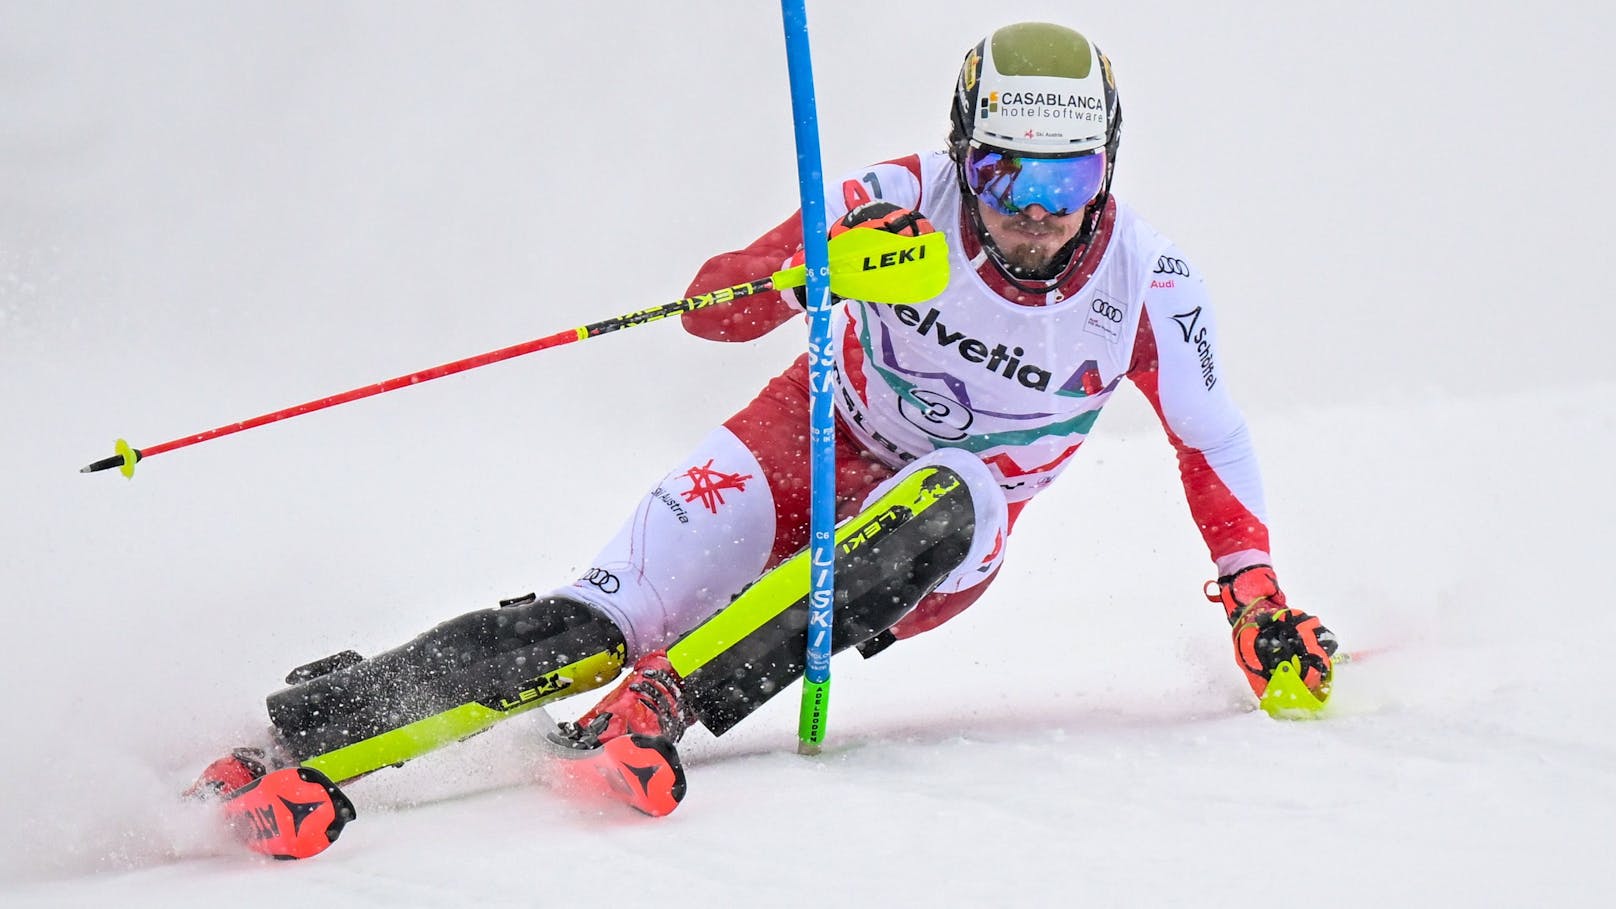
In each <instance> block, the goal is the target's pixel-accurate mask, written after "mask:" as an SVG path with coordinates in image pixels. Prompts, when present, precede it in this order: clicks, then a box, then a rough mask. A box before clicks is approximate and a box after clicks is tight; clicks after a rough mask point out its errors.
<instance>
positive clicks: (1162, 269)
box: [1151, 256, 1190, 278]
mask: <svg viewBox="0 0 1616 909" xmlns="http://www.w3.org/2000/svg"><path fill="white" fill-rule="evenodd" d="M1151 274H1155V275H1178V276H1179V277H1181V278H1188V277H1189V276H1190V267H1189V265H1188V264H1186V263H1185V262H1184V260H1183V259H1175V258H1173V257H1171V256H1158V257H1157V258H1156V269H1155V271H1153V272H1151Z"/></svg>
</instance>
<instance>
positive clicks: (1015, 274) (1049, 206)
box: [948, 22, 1122, 292]
mask: <svg viewBox="0 0 1616 909" xmlns="http://www.w3.org/2000/svg"><path fill="white" fill-rule="evenodd" d="M950 118H951V120H952V126H953V128H952V130H951V132H950V134H949V143H948V144H949V153H950V155H952V157H953V159H954V164H955V171H956V174H957V175H958V178H959V184H960V191H961V194H962V196H963V198H964V199H965V201H966V206H965V207H966V210H967V211H968V212H969V213H970V217H971V219H972V222H973V225H974V227H975V228H976V232H977V235H978V236H979V237H980V238H981V239H982V243H983V246H984V247H985V248H986V249H987V250H988V252H989V258H990V260H991V261H993V263H994V265H995V266H996V267H997V268H998V269H999V271H1001V272H1002V273H1004V275H1005V277H1007V278H1009V279H1010V280H1011V281H1012V282H1013V283H1014V284H1016V286H1018V287H1021V288H1022V289H1023V290H1029V291H1040V292H1046V291H1048V290H1051V289H1053V288H1054V287H1055V286H1057V285H1059V283H1060V281H1061V280H1063V279H1064V278H1065V277H1066V275H1068V274H1070V272H1071V269H1072V268H1073V267H1075V265H1076V264H1077V263H1078V262H1079V261H1080V260H1081V259H1082V256H1081V254H1080V252H1081V251H1082V250H1083V249H1084V248H1085V247H1086V246H1087V245H1088V242H1089V240H1090V239H1091V238H1092V237H1093V235H1094V230H1095V228H1096V227H1097V226H1098V224H1099V220H1100V216H1101V214H1102V213H1103V212H1104V209H1105V205H1106V202H1107V200H1108V199H1109V198H1110V194H1111V174H1112V170H1113V168H1114V167H1115V165H1116V151H1117V145H1118V143H1119V140H1120V139H1121V136H1122V106H1121V104H1120V102H1119V101H1118V99H1117V88H1116V80H1115V78H1114V77H1113V76H1112V74H1111V62H1110V61H1109V60H1107V59H1106V57H1105V55H1104V54H1103V53H1101V52H1100V49H1099V48H1098V47H1095V46H1094V43H1093V42H1091V41H1089V39H1088V38H1085V37H1084V36H1083V35H1081V34H1079V33H1078V32H1075V31H1073V30H1071V29H1069V28H1065V27H1063V26H1059V25H1052V24H1049V23H1046V22H1022V23H1018V24H1016V25H1007V26H1005V27H1004V28H1001V29H999V30H998V31H995V32H994V33H993V34H991V35H989V36H988V37H986V38H984V39H983V40H982V41H981V42H980V43H979V44H977V45H976V47H974V48H972V49H971V50H970V51H969V52H968V53H966V55H965V62H964V64H963V65H962V66H961V67H960V73H959V80H958V82H957V83H956V85H955V89H954V103H953V106H952V109H951V111H950ZM981 204H988V205H990V206H992V207H993V208H994V209H995V210H997V211H1000V212H1003V213H1007V214H1008V213H1014V212H1016V211H1019V210H1021V209H1022V208H1026V207H1027V206H1030V205H1033V204H1039V205H1042V206H1043V207H1044V208H1045V209H1046V210H1047V211H1049V212H1051V213H1054V214H1069V213H1071V212H1072V211H1075V210H1077V209H1078V208H1079V207H1081V208H1084V209H1086V211H1087V217H1086V218H1085V219H1084V224H1083V227H1082V229H1081V230H1080V231H1079V232H1078V234H1077V236H1076V237H1074V238H1073V240H1072V242H1071V243H1070V244H1068V246H1069V249H1068V250H1065V251H1064V252H1065V253H1066V255H1064V256H1056V257H1055V262H1054V264H1053V265H1052V267H1051V269H1050V273H1049V274H1037V275H1030V274H1026V273H1025V272H1022V271H1020V270H1017V269H1012V268H1011V267H1010V266H1009V265H1007V264H1006V263H1005V262H1004V260H1003V258H1002V256H1001V255H1000V254H999V251H998V248H997V246H996V245H995V244H994V243H993V242H992V238H991V237H989V236H988V234H987V232H986V231H985V230H984V229H983V228H982V222H981V220H980V216H979V214H978V213H977V206H978V205H981Z"/></svg>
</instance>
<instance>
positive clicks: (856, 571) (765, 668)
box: [668, 467, 976, 735]
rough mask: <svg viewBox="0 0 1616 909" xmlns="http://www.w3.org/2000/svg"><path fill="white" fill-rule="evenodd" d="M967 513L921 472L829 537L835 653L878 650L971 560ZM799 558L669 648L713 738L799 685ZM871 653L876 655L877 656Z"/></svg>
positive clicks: (970, 513)
mask: <svg viewBox="0 0 1616 909" xmlns="http://www.w3.org/2000/svg"><path fill="white" fill-rule="evenodd" d="M975 524H976V520H975V510H974V507H973V505H972V502H971V495H970V490H969V488H968V487H967V486H966V485H965V483H964V482H963V481H961V479H960V478H959V476H958V475H957V474H955V473H954V472H953V471H951V470H949V469H947V468H944V467H930V468H927V469H925V470H923V471H921V472H919V473H917V474H916V475H914V476H912V477H910V478H909V479H908V480H907V481H906V482H905V483H903V484H901V485H899V486H898V487H897V488H895V489H893V490H892V491H890V492H888V493H887V494H886V495H884V496H882V497H881V498H880V499H879V500H877V501H876V502H874V503H872V504H871V505H870V506H869V507H868V508H866V509H865V510H864V511H863V512H861V513H860V514H859V515H858V516H857V517H855V518H853V519H852V520H849V521H847V522H846V523H844V524H843V525H842V526H841V527H840V528H839V529H838V530H837V532H836V541H837V552H836V574H835V586H836V608H835V613H834V616H835V617H834V620H833V622H832V626H833V627H832V629H831V631H832V633H831V641H832V643H833V644H834V648H835V650H836V651H841V650H844V649H846V648H848V647H853V646H856V645H859V644H862V643H864V642H866V641H876V642H878V644H879V646H885V644H884V643H880V642H879V640H878V639H879V638H880V636H881V635H882V633H883V632H885V631H886V630H887V629H889V628H891V627H892V626H893V625H894V624H896V623H897V622H898V620H899V619H901V618H903V617H904V616H905V615H906V614H908V612H909V611H910V610H911V609H913V608H914V607H915V605H916V604H917V603H919V602H920V600H921V598H923V597H924V596H925V595H926V594H928V593H930V592H931V590H932V589H933V588H935V587H936V586H937V585H938V584H939V583H941V582H942V580H943V579H944V578H946V577H947V576H948V574H949V573H950V572H951V571H953V570H954V569H955V568H957V567H958V566H959V565H960V564H961V563H962V562H963V561H964V559H965V557H966V555H967V553H969V552H970V548H971V540H972V535H973V533H974V532H975ZM807 559H808V553H807V552H803V553H799V554H798V555H797V556H795V557H793V558H792V559H790V560H788V561H786V562H784V563H782V564H781V565H780V566H778V567H777V568H775V569H774V570H773V571H771V572H770V573H769V574H767V575H764V577H763V578H761V579H759V581H758V582H757V583H756V584H754V585H753V586H752V587H750V588H748V589H747V590H746V591H745V592H743V593H742V594H741V595H740V596H739V597H738V598H736V600H735V601H734V602H733V603H731V604H730V605H729V606H727V607H725V608H724V609H723V610H721V611H720V612H719V613H718V614H717V615H715V616H713V617H712V618H711V619H709V620H708V621H707V622H705V623H703V624H702V625H700V626H698V627H697V628H695V629H694V630H692V631H691V632H690V633H689V634H687V635H686V636H685V637H683V638H681V639H680V640H679V642H678V643H676V644H675V645H674V646H672V647H670V648H669V649H668V656H669V657H670V659H671V660H672V663H673V667H674V669H675V670H677V671H678V672H679V673H680V674H681V675H682V676H683V677H684V679H685V685H684V692H685V699H686V703H687V704H688V705H689V706H690V707H691V709H692V710H693V712H694V713H695V715H696V717H697V719H699V720H700V721H701V723H702V725H703V726H706V727H707V729H708V730H709V731H711V732H712V733H713V734H714V735H721V734H723V733H724V732H726V731H728V730H729V729H730V727H732V726H734V725H735V724H736V723H738V722H740V721H741V720H742V719H744V718H745V717H746V716H747V715H748V714H750V713H752V712H753V711H754V710H756V709H758V708H759V707H761V706H762V705H763V704H764V702H766V701H767V700H769V699H770V698H772V697H774V695H776V694H778V693H779V692H780V690H781V689H783V688H785V687H786V686H788V685H790V684H791V683H792V682H794V681H796V680H797V679H799V678H801V677H802V674H803V670H804V668H805V663H806V651H807V645H808V581H809V577H808V565H807ZM879 646H878V647H877V648H876V649H879Z"/></svg>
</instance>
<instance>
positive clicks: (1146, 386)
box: [1128, 312, 1269, 562]
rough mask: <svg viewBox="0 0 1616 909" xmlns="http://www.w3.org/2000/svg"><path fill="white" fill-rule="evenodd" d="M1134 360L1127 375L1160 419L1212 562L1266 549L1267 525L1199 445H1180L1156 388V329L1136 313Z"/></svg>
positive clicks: (1158, 361) (1185, 494) (1157, 361)
mask: <svg viewBox="0 0 1616 909" xmlns="http://www.w3.org/2000/svg"><path fill="white" fill-rule="evenodd" d="M1133 351H1134V353H1133V362H1132V364H1130V365H1129V367H1128V378H1129V379H1131V380H1132V381H1133V383H1134V385H1136V386H1137V387H1138V388H1139V390H1140V391H1141V392H1143V393H1144V395H1145V399H1146V400H1148V401H1149V402H1150V406H1151V407H1152V408H1153V409H1155V411H1156V416H1157V417H1158V418H1159V419H1160V420H1161V423H1162V429H1163V430H1165V431H1166V432H1167V438H1168V441H1170V442H1172V444H1173V450H1174V451H1175V452H1177V454H1178V473H1179V477H1180V479H1182V480H1183V482H1184V498H1185V500H1186V501H1187V502H1188V503H1189V506H1190V515H1191V516H1192V517H1193V518H1194V519H1195V526H1196V527H1197V528H1199V529H1200V531H1201V539H1203V540H1205V541H1206V548H1207V550H1208V551H1209V552H1210V553H1211V555H1212V561H1214V562H1216V561H1217V560H1218V559H1221V558H1223V557H1224V556H1227V555H1232V554H1234V553H1236V552H1241V551H1243V550H1247V549H1256V550H1259V551H1261V552H1268V551H1269V549H1268V526H1267V525H1266V524H1264V523H1263V522H1262V521H1260V520H1258V519H1257V516H1256V515H1254V514H1252V513H1251V510H1250V509H1248V508H1246V506H1245V505H1242V504H1241V503H1240V499H1239V497H1237V496H1236V495H1235V494H1234V493H1233V492H1232V491H1230V489H1229V487H1228V486H1227V485H1226V484H1225V483H1224V482H1223V479H1222V478H1221V477H1219V476H1218V472H1217V470H1215V469H1214V468H1213V467H1212V465H1211V464H1209V463H1207V460H1206V456H1205V455H1203V454H1202V453H1201V452H1200V451H1199V450H1198V449H1194V448H1191V447H1189V446H1188V445H1185V444H1184V441H1183V440H1182V439H1180V438H1179V437H1178V435H1177V434H1176V433H1174V432H1173V429H1172V427H1171V426H1170V425H1168V422H1167V416H1166V415H1165V414H1164V413H1162V406H1161V389H1160V385H1159V383H1158V375H1157V369H1158V367H1159V365H1160V360H1159V358H1158V355H1157V352H1156V333H1155V332H1154V331H1153V330H1152V329H1151V327H1150V314H1149V313H1148V312H1144V313H1140V317H1139V334H1138V336H1137V337H1136V338H1135V339H1134V348H1133Z"/></svg>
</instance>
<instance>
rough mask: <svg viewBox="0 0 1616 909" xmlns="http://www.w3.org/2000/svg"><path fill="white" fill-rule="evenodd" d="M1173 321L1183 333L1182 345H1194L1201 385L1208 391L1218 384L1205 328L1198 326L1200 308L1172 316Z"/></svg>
mask: <svg viewBox="0 0 1616 909" xmlns="http://www.w3.org/2000/svg"><path fill="white" fill-rule="evenodd" d="M1173 321H1174V322H1177V323H1178V329H1179V331H1182V332H1183V333H1184V343H1185V344H1194V345H1195V355H1196V357H1197V358H1199V359H1200V361H1201V384H1203V385H1205V386H1206V387H1207V390H1209V391H1210V390H1211V388H1212V386H1214V385H1216V384H1218V377H1217V374H1216V372H1215V370H1214V365H1213V363H1212V342H1211V341H1209V340H1207V336H1206V326H1204V325H1200V322H1201V307H1199V306H1197V307H1195V308H1194V309H1192V310H1190V311H1189V312H1181V313H1179V314H1178V315H1176V316H1173Z"/></svg>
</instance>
